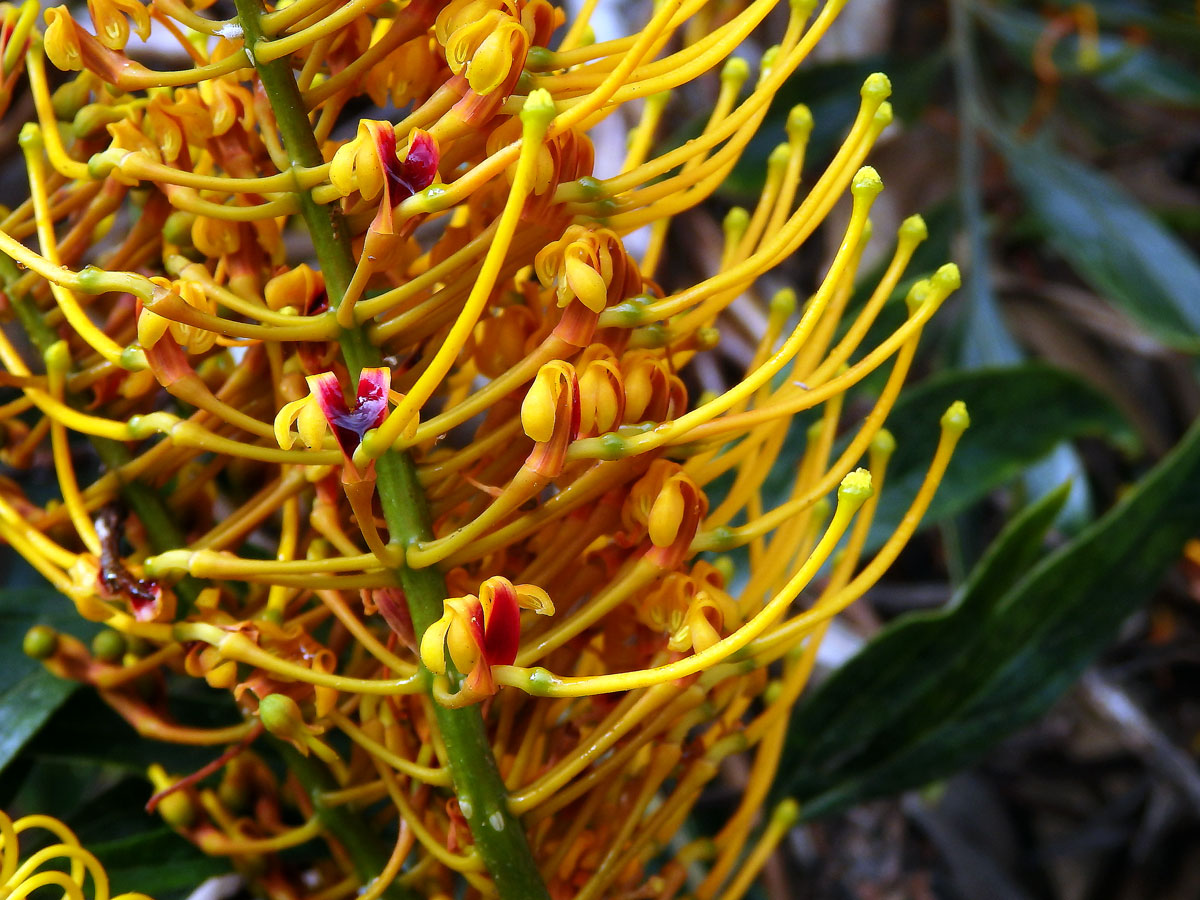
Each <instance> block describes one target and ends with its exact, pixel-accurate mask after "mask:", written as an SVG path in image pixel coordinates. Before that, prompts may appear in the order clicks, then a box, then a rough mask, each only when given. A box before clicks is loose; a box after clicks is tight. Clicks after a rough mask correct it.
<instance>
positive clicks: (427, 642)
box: [421, 611, 451, 675]
mask: <svg viewBox="0 0 1200 900" xmlns="http://www.w3.org/2000/svg"><path fill="white" fill-rule="evenodd" d="M450 617H451V613H450V612H449V611H447V612H446V613H445V615H443V616H442V617H441V618H440V619H438V620H437V621H436V622H434V623H433V624H432V625H430V626H429V627H428V628H426V629H425V633H424V634H423V635H421V662H423V663H424V664H425V668H427V669H428V670H429V671H430V672H433V673H434V674H436V675H443V674H445V672H446V632H447V631H449V630H450V621H451V619H450Z"/></svg>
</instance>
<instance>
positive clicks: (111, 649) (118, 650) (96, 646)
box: [92, 628, 125, 663]
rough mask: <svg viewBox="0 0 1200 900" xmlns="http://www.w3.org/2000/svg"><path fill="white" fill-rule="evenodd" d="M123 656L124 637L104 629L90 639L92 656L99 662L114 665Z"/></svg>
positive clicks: (119, 633)
mask: <svg viewBox="0 0 1200 900" xmlns="http://www.w3.org/2000/svg"><path fill="white" fill-rule="evenodd" d="M124 655H125V636H124V635H123V634H121V632H119V631H113V630H112V629H111V628H105V629H103V630H102V631H98V632H96V636H95V637H94V638H92V656H94V657H96V659H98V660H100V661H101V662H106V663H114V662H116V661H117V660H119V659H120V658H121V657H122V656H124Z"/></svg>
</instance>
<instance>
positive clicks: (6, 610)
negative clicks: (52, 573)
mask: <svg viewBox="0 0 1200 900" xmlns="http://www.w3.org/2000/svg"><path fill="white" fill-rule="evenodd" d="M80 621H81V620H80V619H79V616H78V615H76V613H75V609H74V607H72V606H71V604H70V602H69V601H68V600H67V599H66V598H65V597H63V596H62V595H61V594H59V593H58V592H57V591H54V590H52V589H50V588H22V589H19V590H6V591H0V771H3V770H4V768H5V767H6V766H7V765H8V764H9V763H10V762H12V760H13V757H15V756H16V754H17V753H18V752H19V751H20V750H21V748H22V747H23V746H24V745H25V744H26V742H27V741H28V740H29V739H30V738H31V737H33V736H34V735H35V734H36V733H37V731H38V729H39V728H41V727H42V725H44V724H45V723H46V721H47V720H48V719H49V718H50V717H51V716H52V715H53V714H54V711H55V710H57V709H58V708H59V707H60V706H61V705H62V703H63V701H65V700H66V699H67V697H69V696H70V695H71V693H72V692H73V691H74V690H75V688H76V686H77V685H76V684H75V683H74V682H71V681H63V680H61V679H59V678H55V677H54V676H53V675H51V674H50V673H49V672H47V671H46V670H45V668H43V666H42V664H41V663H40V662H37V661H35V660H32V659H30V658H29V657H27V656H26V655H25V654H24V653H23V652H22V650H21V643H22V641H23V640H24V637H25V632H26V631H28V630H29V629H30V628H31V627H32V626H34V625H38V624H45V625H50V626H52V627H54V628H56V629H59V630H62V629H63V628H64V627H71V628H72V629H74V630H77V629H78V627H79V622H80ZM84 626H85V629H86V627H87V623H84Z"/></svg>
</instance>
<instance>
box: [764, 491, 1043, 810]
mask: <svg viewBox="0 0 1200 900" xmlns="http://www.w3.org/2000/svg"><path fill="white" fill-rule="evenodd" d="M1065 499H1066V485H1064V486H1063V487H1062V488H1059V490H1057V491H1055V492H1054V493H1052V494H1048V495H1047V496H1045V497H1043V498H1042V499H1041V500H1040V501H1039V502H1038V503H1036V504H1034V505H1033V506H1031V507H1029V508H1028V509H1026V510H1025V511H1024V512H1022V513H1021V514H1020V515H1018V516H1016V517H1015V518H1014V519H1013V520H1012V521H1011V522H1010V523H1009V524H1008V526H1007V527H1006V528H1005V529H1004V531H1003V532H1001V534H1000V536H999V537H998V538H997V539H996V541H995V543H993V544H992V546H991V547H990V548H989V549H988V551H987V553H986V554H985V555H984V557H983V559H982V560H980V562H979V565H978V566H976V567H975V569H974V571H973V572H972V573H971V577H970V578H969V579H968V580H967V583H966V584H965V585H964V586H963V588H962V590H961V591H959V593H958V594H957V595H956V596H955V598H954V599H953V600H951V601H950V603H949V604H948V605H947V607H946V608H945V609H941V610H936V611H932V612H922V613H914V614H912V615H908V616H904V617H902V618H900V619H898V620H896V621H895V622H893V623H892V624H890V625H888V626H887V627H886V628H884V629H883V630H881V631H880V632H879V634H878V635H876V636H875V638H874V639H873V640H872V641H871V642H870V643H869V644H868V645H867V646H866V647H865V648H864V649H863V650H862V651H860V652H859V653H858V654H857V655H856V656H854V657H852V658H851V659H850V661H849V662H847V663H846V664H845V665H843V666H842V667H841V668H840V669H838V670H837V671H836V672H834V674H833V675H831V676H830V677H829V679H828V680H827V681H825V682H824V683H823V684H822V685H821V686H820V687H819V688H818V689H817V690H816V691H814V692H813V693H812V694H811V695H810V696H809V698H808V699H807V700H806V701H803V702H802V703H801V704H800V705H799V706H798V707H797V709H796V711H795V712H794V713H793V714H792V720H791V722H790V723H789V726H788V737H787V743H786V744H785V749H784V754H785V755H784V759H785V760H787V764H788V765H787V769H788V770H789V771H791V772H792V773H793V774H792V775H791V777H790V778H787V779H784V780H783V781H782V782H780V783H778V784H777V785H776V786H775V790H776V792H777V793H780V794H785V793H786V794H791V795H792V796H795V797H798V798H801V799H807V800H808V801H809V802H808V806H807V810H808V813H809V815H810V816H816V815H820V814H821V813H822V812H824V811H825V809H826V806H829V807H831V808H832V807H836V806H839V805H843V804H845V805H848V804H850V803H852V802H854V800H852V799H842V796H843V795H846V796H847V797H849V796H850V794H851V793H852V792H853V790H854V789H855V788H854V786H853V785H852V779H853V775H852V773H854V772H856V771H858V770H864V769H867V768H868V767H869V766H870V764H871V763H870V762H869V761H868V760H867V759H865V758H864V748H874V747H875V746H876V745H877V744H878V743H880V740H881V739H882V738H885V737H888V736H891V735H892V734H893V733H894V732H896V731H903V730H905V729H906V727H907V724H908V720H909V718H910V717H911V716H912V715H913V713H914V710H915V709H916V708H917V706H916V704H918V703H919V702H921V701H923V700H925V699H926V698H927V697H928V696H929V695H932V694H936V693H937V692H938V691H939V689H941V688H943V687H944V685H940V684H939V682H940V680H941V679H942V678H944V677H945V674H946V671H947V669H948V668H949V667H950V666H951V665H952V664H953V662H954V661H955V660H956V659H957V658H958V657H959V655H960V654H962V653H964V652H965V650H966V648H969V647H970V646H971V645H972V642H973V641H975V640H977V638H978V629H979V625H980V622H981V621H982V620H983V619H984V618H985V617H986V616H987V615H988V614H989V613H990V612H991V609H992V607H994V606H995V605H996V603H997V602H998V601H999V600H1000V599H1001V598H1002V597H1003V596H1004V594H1005V593H1006V592H1007V591H1008V590H1009V589H1010V588H1011V587H1012V586H1013V584H1014V583H1015V582H1016V581H1017V579H1018V578H1019V577H1020V576H1021V574H1022V573H1023V572H1024V571H1025V570H1026V569H1028V568H1029V567H1030V566H1031V565H1032V564H1033V563H1034V562H1035V561H1036V560H1037V558H1038V555H1039V554H1040V552H1041V547H1042V541H1043V539H1044V538H1045V536H1046V532H1047V531H1049V529H1050V526H1051V525H1052V524H1053V522H1054V518H1055V516H1057V515H1058V512H1059V510H1060V509H1061V508H1062V504H1063V502H1064V500H1065ZM897 752H903V748H900V747H897V748H893V749H888V750H885V751H884V752H883V755H882V756H880V757H878V758H877V759H876V760H875V762H877V763H880V764H882V765H886V764H887V762H888V761H890V760H892V759H893V758H894V756H895V755H896V754H897ZM906 786H907V785H905V787H906ZM825 794H828V795H830V796H828V797H827V798H826V799H824V800H817V801H816V802H815V803H814V802H813V798H816V797H819V796H821V795H825Z"/></svg>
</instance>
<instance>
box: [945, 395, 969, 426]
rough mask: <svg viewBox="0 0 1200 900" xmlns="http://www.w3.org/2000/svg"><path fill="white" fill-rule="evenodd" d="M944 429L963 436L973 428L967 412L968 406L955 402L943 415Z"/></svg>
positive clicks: (959, 401) (958, 401)
mask: <svg viewBox="0 0 1200 900" xmlns="http://www.w3.org/2000/svg"><path fill="white" fill-rule="evenodd" d="M941 424H942V428H944V429H945V430H946V431H950V432H956V433H958V434H962V433H963V432H964V431H966V430H967V429H968V428H970V427H971V416H970V414H968V412H967V404H965V403H963V402H962V401H961V400H955V401H954V402H953V403H951V404H950V408H949V409H947V410H946V411H945V412H944V413H943V414H942V423H941Z"/></svg>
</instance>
